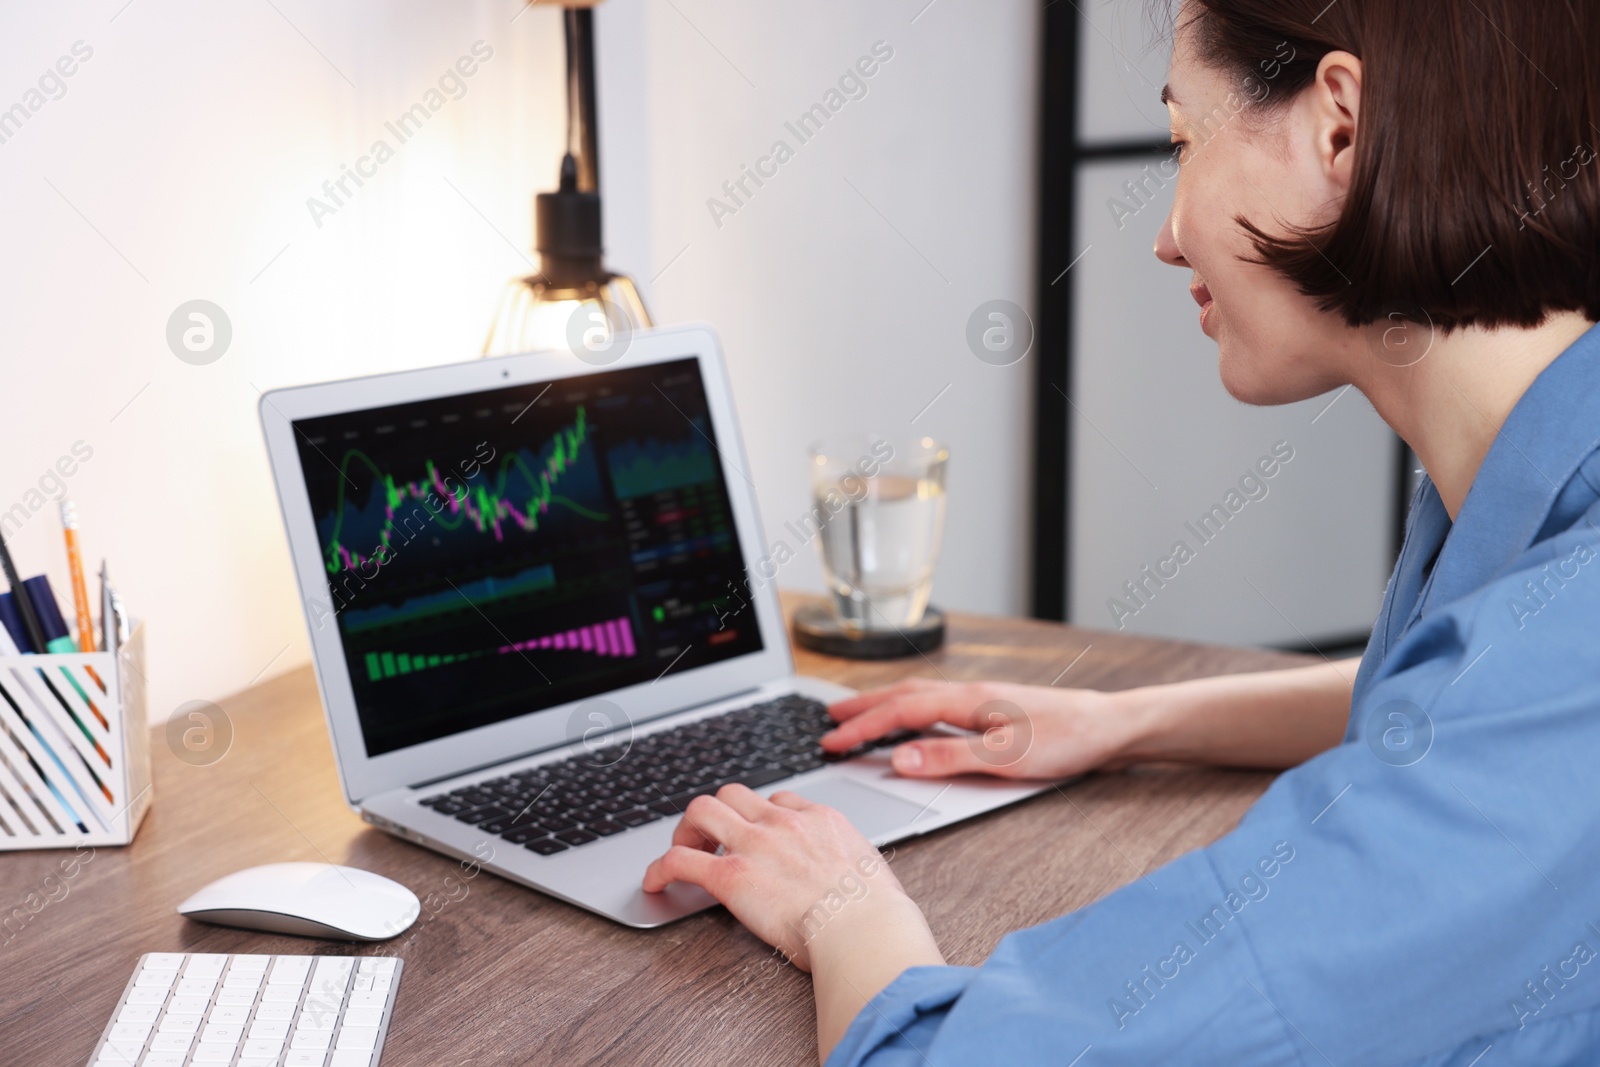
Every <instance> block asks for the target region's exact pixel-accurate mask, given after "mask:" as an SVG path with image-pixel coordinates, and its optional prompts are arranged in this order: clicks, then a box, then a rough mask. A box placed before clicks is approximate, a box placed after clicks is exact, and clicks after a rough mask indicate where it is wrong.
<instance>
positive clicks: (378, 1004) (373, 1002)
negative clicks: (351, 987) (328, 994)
mask: <svg viewBox="0 0 1600 1067" xmlns="http://www.w3.org/2000/svg"><path fill="white" fill-rule="evenodd" d="M388 1000H389V995H388V994H387V993H378V992H372V991H363V990H359V989H358V990H355V991H354V992H352V993H351V994H350V1006H349V1007H347V1008H345V1011H346V1012H349V1011H352V1010H353V1009H356V1008H382V1007H383V1006H384V1004H386V1003H387V1002H388Z"/></svg>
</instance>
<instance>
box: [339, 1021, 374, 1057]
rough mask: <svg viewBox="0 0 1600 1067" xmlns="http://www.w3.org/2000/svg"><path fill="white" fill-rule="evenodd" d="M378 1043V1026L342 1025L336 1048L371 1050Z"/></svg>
mask: <svg viewBox="0 0 1600 1067" xmlns="http://www.w3.org/2000/svg"><path fill="white" fill-rule="evenodd" d="M377 1045H378V1028H377V1027H376V1026H341V1027H340V1028H339V1039H338V1043H337V1044H336V1046H335V1047H336V1048H341V1049H356V1050H358V1051H361V1052H371V1051H372V1050H373V1049H374V1048H376V1047H377Z"/></svg>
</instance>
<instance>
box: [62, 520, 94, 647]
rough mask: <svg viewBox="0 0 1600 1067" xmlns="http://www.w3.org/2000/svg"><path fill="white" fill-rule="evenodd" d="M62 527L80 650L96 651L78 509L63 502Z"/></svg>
mask: <svg viewBox="0 0 1600 1067" xmlns="http://www.w3.org/2000/svg"><path fill="white" fill-rule="evenodd" d="M61 528H62V530H63V531H64V532H65V534H66V538H67V567H68V568H69V569H70V570H71V572H72V609H73V611H74V612H75V613H76V614H77V616H78V651H79V652H93V651H94V619H93V618H92V617H91V615H90V613H89V585H88V583H87V582H85V581H84V580H83V555H82V554H81V553H80V552H79V550H78V509H77V508H75V507H73V506H72V501H70V500H63V501H62V502H61Z"/></svg>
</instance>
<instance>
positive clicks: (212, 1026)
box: [200, 1022, 244, 1045]
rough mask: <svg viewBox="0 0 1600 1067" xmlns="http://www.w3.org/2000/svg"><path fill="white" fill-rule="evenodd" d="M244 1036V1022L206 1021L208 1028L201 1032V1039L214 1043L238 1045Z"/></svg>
mask: <svg viewBox="0 0 1600 1067" xmlns="http://www.w3.org/2000/svg"><path fill="white" fill-rule="evenodd" d="M243 1036H244V1024H243V1023H213V1022H208V1023H206V1028H205V1030H203V1031H202V1032H201V1034H200V1040H201V1041H206V1042H210V1043H212V1044H225V1045H237V1044H238V1043H239V1039H240V1038H241V1037H243Z"/></svg>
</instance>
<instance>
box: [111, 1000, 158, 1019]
mask: <svg viewBox="0 0 1600 1067" xmlns="http://www.w3.org/2000/svg"><path fill="white" fill-rule="evenodd" d="M159 1018H161V1007H160V1005H158V1004H124V1005H123V1006H122V1010H121V1011H119V1012H117V1022H119V1023H153V1022H155V1021H156V1020H157V1019H159Z"/></svg>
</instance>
